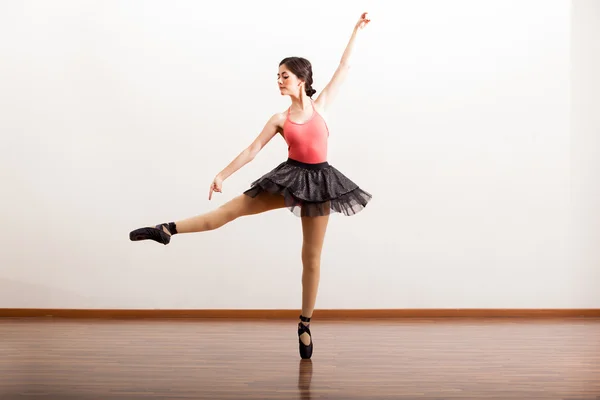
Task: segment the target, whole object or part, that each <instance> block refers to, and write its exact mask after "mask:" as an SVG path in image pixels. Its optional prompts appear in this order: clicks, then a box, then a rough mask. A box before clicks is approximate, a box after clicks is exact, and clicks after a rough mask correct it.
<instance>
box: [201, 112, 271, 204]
mask: <svg viewBox="0 0 600 400" xmlns="http://www.w3.org/2000/svg"><path fill="white" fill-rule="evenodd" d="M280 118H281V117H280V115H279V114H275V115H273V116H272V117H271V118H269V120H268V121H267V123H266V124H265V126H264V128H263V130H262V131H261V132H260V134H259V135H258V136H257V137H256V139H254V141H253V142H252V143H251V144H250V145H249V146H248V147H246V148H245V149H244V150H243V151H242V152H241V153H240V154H239V155H238V156H237V157H236V158H234V159H233V161H231V162H230V163H229V165H227V167H225V168H224V169H223V170H222V171H221V172H219V173H218V174H217V176H216V177H215V179H214V180H213V182H212V184H211V185H210V192H209V194H208V199H209V200H210V199H211V198H212V192H213V191H214V192H219V193H221V185H222V184H223V181H224V180H225V179H227V178H229V177H230V176H231V175H232V174H233V173H235V172H236V171H238V170H239V169H240V168H242V167H243V166H244V165H246V164H248V163H249V162H250V161H252V160H254V157H256V155H257V154H258V153H259V152H260V151H261V150H262V148H263V147H265V145H266V144H267V143H269V141H270V140H271V139H272V138H273V136H275V135H276V134H277V132H278V129H279V119H280Z"/></svg>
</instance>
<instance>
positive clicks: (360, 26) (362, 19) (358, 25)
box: [354, 12, 371, 30]
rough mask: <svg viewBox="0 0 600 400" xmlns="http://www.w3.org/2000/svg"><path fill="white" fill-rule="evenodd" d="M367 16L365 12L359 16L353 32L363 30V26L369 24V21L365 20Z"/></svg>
mask: <svg viewBox="0 0 600 400" xmlns="http://www.w3.org/2000/svg"><path fill="white" fill-rule="evenodd" d="M367 14H368V13H366V12H364V13H362V14H361V16H360V19H359V20H358V22H357V23H356V26H355V27H354V29H355V30H359V29H363V28H364V27H365V26H367V24H368V23H369V22H371V20H370V19H369V18H367Z"/></svg>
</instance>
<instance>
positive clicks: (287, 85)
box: [277, 64, 304, 96]
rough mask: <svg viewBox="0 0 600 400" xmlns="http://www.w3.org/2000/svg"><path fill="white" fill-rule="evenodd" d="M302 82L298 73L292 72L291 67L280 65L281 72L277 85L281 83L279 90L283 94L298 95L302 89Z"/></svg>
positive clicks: (278, 75)
mask: <svg viewBox="0 0 600 400" xmlns="http://www.w3.org/2000/svg"><path fill="white" fill-rule="evenodd" d="M303 83H304V82H302V81H301V80H299V79H298V77H297V76H296V75H294V74H293V73H291V72H290V70H289V69H287V67H286V66H285V64H284V65H281V66H280V67H279V73H278V74H277V85H279V91H280V92H281V94H282V95H284V94H286V95H294V96H295V95H297V94H298V93H299V92H300V90H301V89H302V84H303Z"/></svg>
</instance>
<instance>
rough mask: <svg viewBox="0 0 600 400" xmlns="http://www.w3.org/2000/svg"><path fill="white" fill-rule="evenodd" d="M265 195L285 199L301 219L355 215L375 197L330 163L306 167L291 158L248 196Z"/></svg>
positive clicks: (306, 165) (247, 191)
mask: <svg viewBox="0 0 600 400" xmlns="http://www.w3.org/2000/svg"><path fill="white" fill-rule="evenodd" d="M261 192H268V193H272V194H277V195H281V196H283V198H284V199H285V206H286V208H288V209H289V210H290V211H291V212H292V213H294V214H295V215H296V216H298V217H316V216H322V215H329V214H330V213H332V212H337V213H341V214H344V215H354V214H356V213H358V212H359V211H361V210H362V209H363V208H365V207H366V206H367V203H368V202H369V201H370V200H371V197H372V196H371V195H370V194H369V193H367V192H365V191H364V190H362V189H361V188H359V187H358V185H357V184H356V183H354V182H352V181H351V180H350V179H349V178H348V177H346V176H345V175H344V174H342V173H341V172H340V171H338V170H337V169H336V168H334V167H333V166H332V165H330V164H329V163H327V162H323V163H319V164H306V163H303V162H300V161H297V160H293V159H291V158H288V159H287V160H286V161H284V162H282V163H281V164H279V165H278V166H277V167H275V168H274V169H273V170H271V171H270V172H268V173H266V174H265V175H263V176H262V177H260V178H259V179H257V180H256V181H254V182H252V184H251V186H250V189H248V190H246V191H245V192H244V194H246V195H248V196H250V197H256V196H257V195H259V194H260V193H261Z"/></svg>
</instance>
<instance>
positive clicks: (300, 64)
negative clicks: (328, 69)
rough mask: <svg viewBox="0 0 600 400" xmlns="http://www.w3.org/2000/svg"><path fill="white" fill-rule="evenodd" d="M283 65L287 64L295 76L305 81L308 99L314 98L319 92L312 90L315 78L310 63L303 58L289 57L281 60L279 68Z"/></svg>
mask: <svg viewBox="0 0 600 400" xmlns="http://www.w3.org/2000/svg"><path fill="white" fill-rule="evenodd" d="M283 64H285V66H286V67H288V68H289V69H290V71H292V73H293V74H294V75H296V76H297V77H298V78H299V79H302V80H303V81H304V91H305V92H306V94H307V95H308V97H310V98H312V95H313V94H315V93H316V92H317V91H316V90H315V89H313V88H312V84H313V78H312V65H311V64H310V61H308V60H307V59H306V58H302V57H287V58H284V59H283V60H281V62H280V63H279V66H280V67H281V66H282V65H283Z"/></svg>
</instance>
